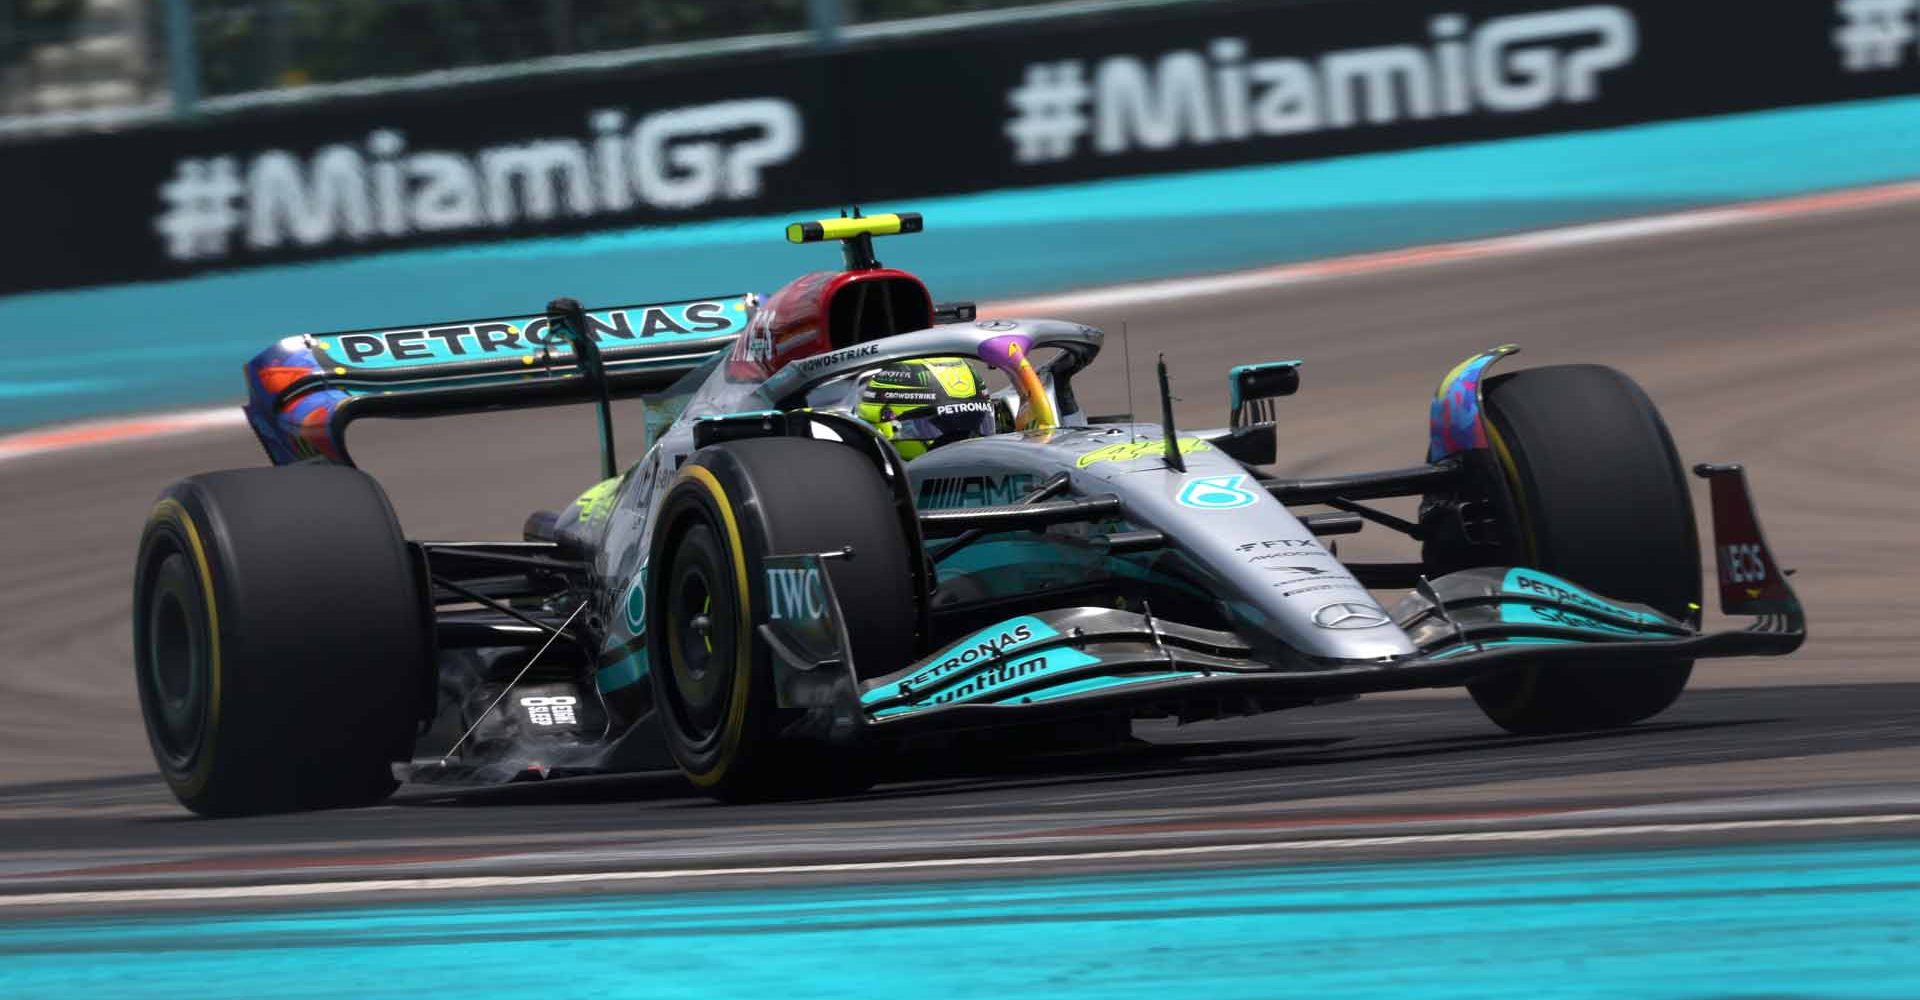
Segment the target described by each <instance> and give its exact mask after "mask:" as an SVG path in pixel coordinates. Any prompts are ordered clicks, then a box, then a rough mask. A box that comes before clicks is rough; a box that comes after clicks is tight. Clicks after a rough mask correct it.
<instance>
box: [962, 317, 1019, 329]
mask: <svg viewBox="0 0 1920 1000" xmlns="http://www.w3.org/2000/svg"><path fill="white" fill-rule="evenodd" d="M973 325H974V326H977V327H979V328H980V329H982V330H1017V329H1019V327H1020V324H1019V323H1018V322H1016V321H1014V320H1010V319H983V320H980V321H979V322H977V323H975V324H973Z"/></svg>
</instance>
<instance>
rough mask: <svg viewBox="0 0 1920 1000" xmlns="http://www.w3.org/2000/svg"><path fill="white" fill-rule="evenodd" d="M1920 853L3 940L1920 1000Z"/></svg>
mask: <svg viewBox="0 0 1920 1000" xmlns="http://www.w3.org/2000/svg"><path fill="white" fill-rule="evenodd" d="M1917 955H1920V843H1916V842H1913V841H1900V842H1881V843H1867V844H1826V845H1811V846H1792V847H1765V848H1754V847H1746V848H1740V847H1736V848H1725V849H1719V850H1707V851H1693V850H1688V851H1651V852H1644V853H1610V854H1570V855H1564V856H1543V857H1531V858H1520V859H1502V860H1439V861H1421V862H1411V863H1406V862H1396V863H1366V864H1338V865H1300V866H1294V867H1284V868H1249V869H1240V870H1232V871H1217V872H1208V873H1175V874H1165V873H1162V874H1113V875H1101V876H1087V877H1074V878H1045V879H1026V880H1019V879H1006V880H983V881H967V882H944V883H933V884H925V883H920V884H911V885H868V886H849V887H836V888H786V889H756V890H751V891H745V890H742V891H732V890H728V891H704V892H674V893H664V894H652V895H624V896H599V897H568V898H552V897H547V898H524V899H514V900H494V901H486V902H473V901H464V902H446V903H439V904H420V905H408V906H394V907H378V908H357V909H347V910H339V909H336V910H305V911H288V912H278V913H268V914H258V913H254V914H228V915H217V914H201V915H189V916H184V917H182V916H153V917H124V918H119V919H113V920H105V921H95V920H77V919H68V920H52V921H42V922H25V923H11V924H6V923H0V994H4V995H5V996H7V997H10V998H29V997H31V998H40V997H68V996H72V997H90V998H114V997H123V998H140V997H166V998H170V1000H171V998H176V997H194V998H196V1000H218V998H223V997H260V996H269V995H270V996H273V997H275V998H277V1000H295V998H302V997H407V998H418V997H422V996H458V997H461V998H463V1000H493V998H503V1000H504V998H512V1000H524V998H526V997H536V996H559V997H569V998H586V997H648V998H682V997H684V998H699V1000H711V998H714V997H782V998H794V1000H802V998H815V997H817V998H823V1000H826V998H830V1000H845V998H848V997H902V998H905V997H912V998H922V997H994V998H996V1000H1018V998H1021V997H1035V998H1041V997H1044V998H1048V1000H1092V998H1152V1000H1162V998H1166V997H1176V996H1177V997H1204V998H1206V1000H1231V998H1239V997H1248V998H1254V997H1259V998H1271V997H1276V996H1303V997H1336V996H1337V997H1343V998H1344V997H1354V998H1367V997H1391V998H1395V1000H1433V998H1445V997H1473V998H1501V997H1514V998H1528V1000H1531V998H1535V997H1542V996H1550V997H1563V996H1565V997H1634V998H1653V1000H1659V998H1683V997H1730V996H1820V997H1829V998H1838V997H1909V998H1910V997H1914V996H1920V962H1916V961H1915V960H1914V959H1915V957H1916V956H1917Z"/></svg>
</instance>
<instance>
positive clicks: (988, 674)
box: [920, 649, 1100, 707]
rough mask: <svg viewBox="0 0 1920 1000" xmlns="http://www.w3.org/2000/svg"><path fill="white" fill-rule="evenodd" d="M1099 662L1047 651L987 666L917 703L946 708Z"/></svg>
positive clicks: (1077, 653)
mask: <svg viewBox="0 0 1920 1000" xmlns="http://www.w3.org/2000/svg"><path fill="white" fill-rule="evenodd" d="M1099 662H1100V661H1099V660H1098V659H1097V658H1095V657H1092V656H1089V655H1087V654H1086V653H1082V652H1080V651H1079V650H1077V649H1056V650H1051V651H1049V652H1045V653H1041V654H1040V655H1038V656H1030V657H1026V658H1023V659H1019V660H1015V661H1013V662H1012V663H1002V664H998V665H995V666H991V667H987V668H986V669H984V670H981V671H980V672H979V673H977V674H975V675H973V676H972V677H969V678H967V679H966V680H964V681H961V682H960V683H958V684H955V685H954V686H952V687H950V688H945V689H943V690H940V691H935V692H934V693H933V697H931V698H928V699H927V700H926V701H924V702H921V703H920V704H921V705H922V706H925V707H931V706H934V705H948V704H952V703H954V702H958V701H969V700H972V699H974V698H977V697H979V696H981V695H985V694H990V693H992V692H993V691H995V690H997V689H999V688H1003V687H1007V686H1009V685H1012V684H1015V683H1017V682H1019V681H1024V680H1030V679H1032V678H1035V677H1039V676H1041V675H1043V674H1048V673H1054V672H1057V671H1061V670H1068V669H1071V668H1073V667H1084V666H1088V665H1090V664H1095V663H1099Z"/></svg>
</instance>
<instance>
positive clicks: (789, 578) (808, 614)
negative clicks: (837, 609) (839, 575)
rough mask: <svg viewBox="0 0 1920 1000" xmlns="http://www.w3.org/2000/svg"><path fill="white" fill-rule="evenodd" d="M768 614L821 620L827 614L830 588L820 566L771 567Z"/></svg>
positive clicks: (777, 618)
mask: <svg viewBox="0 0 1920 1000" xmlns="http://www.w3.org/2000/svg"><path fill="white" fill-rule="evenodd" d="M767 608H768V617H769V618H772V619H773V620H774V621H810V622H815V621H819V620H820V619H822V618H825V617H826V615H827V589H826V587H825V586H824V585H823V584H821V582H820V571H819V570H817V569H812V568H808V569H769V570H767Z"/></svg>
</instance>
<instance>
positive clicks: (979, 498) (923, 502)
mask: <svg viewBox="0 0 1920 1000" xmlns="http://www.w3.org/2000/svg"><path fill="white" fill-rule="evenodd" d="M1031 492H1033V476H1031V475H1029V474H1027V473H1024V472H1018V473H1013V474H1011V475H1006V476H950V477H943V478H938V479H927V480H923V481H922V482H921V483H920V495H919V504H920V509H922V510H939V509H941V508H945V507H993V506H998V505H1001V504H1012V503H1019V502H1020V498H1021V497H1024V496H1026V495H1027V494H1028V493H1031Z"/></svg>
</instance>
